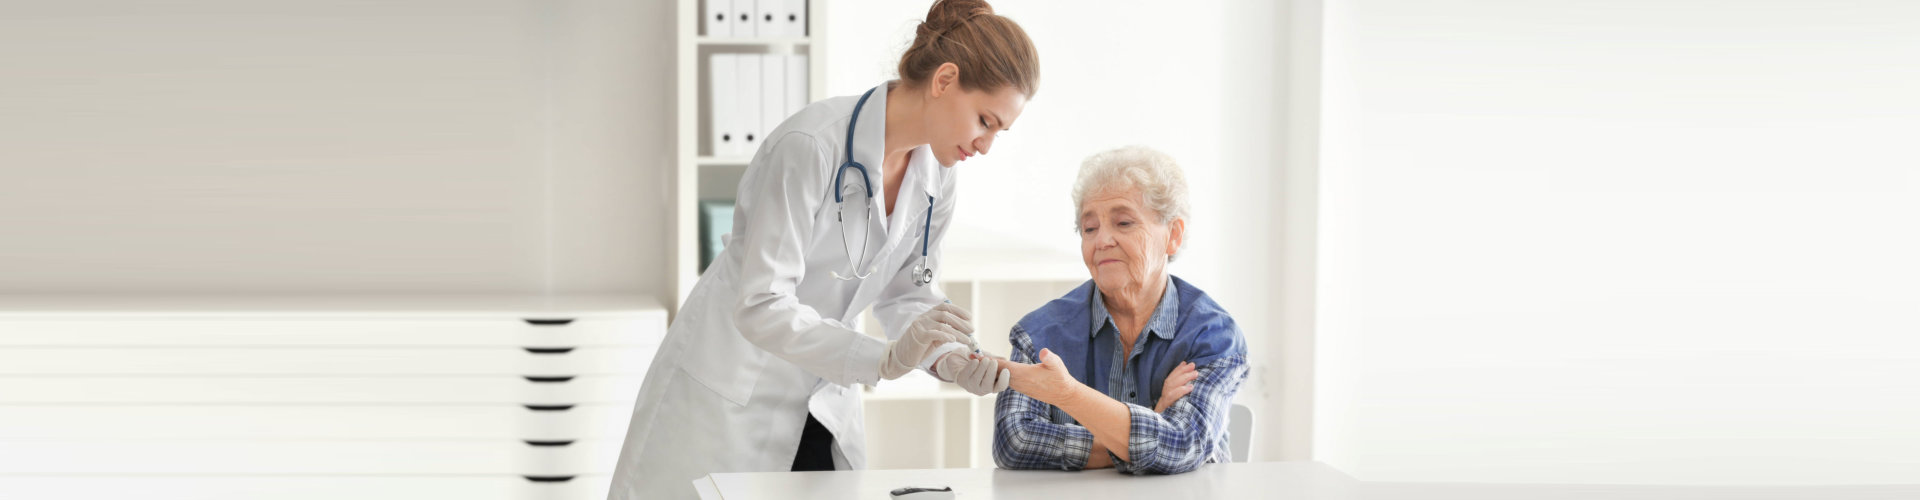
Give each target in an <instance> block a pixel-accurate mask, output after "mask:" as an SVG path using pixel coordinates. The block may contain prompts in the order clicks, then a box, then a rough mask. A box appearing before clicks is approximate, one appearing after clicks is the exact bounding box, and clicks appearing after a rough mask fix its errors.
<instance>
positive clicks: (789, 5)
mask: <svg viewBox="0 0 1920 500" xmlns="http://www.w3.org/2000/svg"><path fill="white" fill-rule="evenodd" d="M781 10H782V11H783V12H782V14H785V15H786V18H785V20H784V21H785V22H786V23H787V29H785V30H782V32H783V33H785V34H786V35H787V36H793V37H804V36H807V0H786V1H785V7H783V8H782V9H781Z"/></svg>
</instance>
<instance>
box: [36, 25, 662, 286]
mask: <svg viewBox="0 0 1920 500" xmlns="http://www.w3.org/2000/svg"><path fill="white" fill-rule="evenodd" d="M7 3H8V5H7V6H6V7H5V9H4V11H5V14H4V15H0V60H4V61H6V64H3V65H0V82H5V84H4V86H5V91H4V92H0V292H9V293H47V292H176V291H178V292H276V291H299V292H358V291H377V292H533V293H539V292H600V291H625V292H643V293H659V292H665V291H666V288H665V279H664V278H665V271H666V265H665V259H664V258H665V255H666V251H667V248H668V246H667V241H666V240H667V236H668V235H667V226H666V225H667V220H668V219H667V217H665V216H664V215H663V214H664V213H665V211H666V210H667V209H668V207H667V205H666V204H665V203H666V202H665V201H664V200H665V199H666V176H667V172H668V170H669V169H668V162H669V161H670V157H669V153H670V151H669V149H668V147H669V140H670V138H669V137H668V134H669V133H670V125H671V123H670V120H669V119H668V117H667V115H668V113H667V109H668V105H669V104H670V99H671V97H670V96H671V93H670V87H671V80H670V68H671V64H670V63H671V58H672V53H671V46H672V39H671V37H672V34H671V30H670V29H668V28H669V26H670V25H669V24H668V23H669V20H670V16H669V11H670V9H671V5H669V4H668V3H666V2H626V1H613V0H574V1H560V2H554V1H533V0H457V1H456V0H438V1H406V2H275V3H271V4H264V3H261V2H252V1H240V0H195V1H188V2H167V3H165V4H164V5H162V4H155V3H148V2H127V1H119V2H105V1H79V2H7Z"/></svg>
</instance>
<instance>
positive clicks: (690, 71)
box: [669, 0, 827, 311]
mask: <svg viewBox="0 0 1920 500" xmlns="http://www.w3.org/2000/svg"><path fill="white" fill-rule="evenodd" d="M705 3H706V2H704V1H702V0H677V2H676V8H675V10H674V19H675V21H674V31H675V32H676V36H675V43H674V67H675V70H674V72H675V75H676V79H675V84H674V92H675V93H676V94H677V96H678V98H677V99H675V102H677V103H678V104H677V106H676V107H675V114H676V117H677V119H676V121H675V122H676V123H677V124H678V126H676V127H675V128H674V130H675V134H676V137H675V138H674V144H675V147H674V177H673V179H674V180H673V183H674V186H673V214H674V215H673V234H674V239H673V241H674V245H673V251H672V252H671V256H670V259H671V260H672V266H673V273H672V276H673V282H674V284H673V288H674V296H673V298H672V302H673V303H672V304H671V305H670V306H669V308H670V309H672V310H675V311H678V310H679V308H680V304H681V303H682V302H683V301H685V300H686V298H687V294H689V293H691V292H692V291H693V284H694V281H696V280H698V279H699V278H700V238H699V237H700V234H699V230H700V219H699V217H700V213H699V203H700V200H703V199H731V198H733V196H734V188H735V186H738V185H739V183H740V176H741V175H742V174H743V173H745V172H746V168H747V161H748V160H750V159H751V158H748V157H721V156H715V155H714V154H713V146H712V144H713V142H712V140H711V139H710V138H709V137H707V135H708V132H707V130H708V127H707V123H708V121H709V120H711V119H712V118H711V117H712V110H711V109H710V108H709V102H710V99H709V98H708V92H709V89H711V88H712V87H711V86H710V84H709V83H708V82H707V76H706V75H707V74H708V73H707V56H709V55H712V54H806V55H807V100H808V101H809V102H812V101H818V100H821V99H825V98H826V97H827V95H826V91H825V89H826V77H825V75H826V73H827V71H826V57H825V56H826V51H825V50H824V48H825V47H824V44H823V43H822V41H823V39H822V37H820V36H819V34H820V33H824V32H825V30H826V22H825V19H826V3H827V0H810V1H808V2H807V35H808V36H803V37H791V36H783V37H771V38H724V37H721V38H716V37H709V36H707V35H706V33H705V32H704V31H703V25H704V23H702V22H701V20H702V18H703V17H704V16H705V14H706V13H705V12H703V11H702V6H703V4H705Z"/></svg>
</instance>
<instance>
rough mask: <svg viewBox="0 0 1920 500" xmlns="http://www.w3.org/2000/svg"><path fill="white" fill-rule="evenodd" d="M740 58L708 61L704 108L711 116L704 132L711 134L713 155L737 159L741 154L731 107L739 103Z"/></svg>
mask: <svg viewBox="0 0 1920 500" xmlns="http://www.w3.org/2000/svg"><path fill="white" fill-rule="evenodd" d="M739 58H740V56H738V55H735V54H713V55H711V56H708V58H707V83H708V86H709V89H708V92H707V109H708V112H709V113H711V114H710V115H709V119H708V120H707V122H708V123H707V130H709V131H711V132H712V134H711V137H712V138H713V139H712V140H713V147H712V149H711V151H712V154H713V156H723V157H724V156H738V155H739V154H740V153H739V152H740V141H741V139H740V136H739V131H738V130H736V128H735V127H734V122H735V121H736V118H735V116H734V115H735V114H736V113H735V112H734V108H735V107H736V105H738V103H739V102H740V96H739V95H737V94H738V93H737V92H735V91H734V88H736V87H738V86H739V85H740V82H739V77H738V76H735V75H736V74H737V73H739V72H740V69H739V63H738V62H735V60H736V59H739Z"/></svg>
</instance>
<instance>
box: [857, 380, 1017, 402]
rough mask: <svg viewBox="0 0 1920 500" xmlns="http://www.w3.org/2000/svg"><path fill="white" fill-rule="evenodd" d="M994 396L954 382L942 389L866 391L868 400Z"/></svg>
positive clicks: (919, 399) (941, 399)
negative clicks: (974, 392) (966, 389)
mask: <svg viewBox="0 0 1920 500" xmlns="http://www.w3.org/2000/svg"><path fill="white" fill-rule="evenodd" d="M881 384H886V382H881ZM992 397H993V396H992V395H987V396H975V395H973V393H970V392H967V391H964V390H961V389H959V388H958V387H956V386H954V385H953V384H944V386H943V387H942V388H941V389H935V390H891V391H889V390H878V391H876V390H872V389H868V390H866V391H865V398H864V399H865V400H867V401H944V400H966V399H973V398H992Z"/></svg>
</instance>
